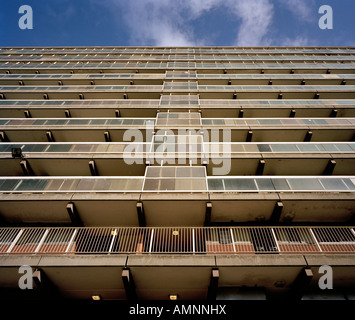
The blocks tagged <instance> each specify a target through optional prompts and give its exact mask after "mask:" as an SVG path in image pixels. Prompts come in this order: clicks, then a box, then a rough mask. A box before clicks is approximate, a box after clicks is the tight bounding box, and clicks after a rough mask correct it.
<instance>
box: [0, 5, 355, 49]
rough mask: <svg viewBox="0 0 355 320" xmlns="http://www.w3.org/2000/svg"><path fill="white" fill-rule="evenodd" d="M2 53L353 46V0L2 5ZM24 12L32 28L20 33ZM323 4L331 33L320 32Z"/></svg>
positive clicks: (0, 15)
mask: <svg viewBox="0 0 355 320" xmlns="http://www.w3.org/2000/svg"><path fill="white" fill-rule="evenodd" d="M0 5H1V11H0V46H145V45H147V46H148V45H149V46H151V45H155V46H190V45H191V46H193V45H200V46H268V45H270V46H283V45H287V46H292V45H295V46H317V45H319V46H354V45H355V19H354V16H355V1H354V0H20V1H19V0H0ZM21 5H30V6H31V7H32V9H33V29H32V30H21V29H20V28H19V26H18V20H19V18H20V17H21V14H19V13H18V10H19V7H20V6H21ZM321 5H330V6H331V7H332V9H333V29H332V30H329V29H325V30H322V29H320V28H319V26H318V21H319V18H320V17H321V14H319V13H318V10H319V7H320V6H321Z"/></svg>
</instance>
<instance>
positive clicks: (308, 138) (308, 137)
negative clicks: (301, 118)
mask: <svg viewBox="0 0 355 320" xmlns="http://www.w3.org/2000/svg"><path fill="white" fill-rule="evenodd" d="M312 134H313V132H312V131H310V130H308V131H307V133H306V135H305V137H304V142H310V141H311V139H312Z"/></svg>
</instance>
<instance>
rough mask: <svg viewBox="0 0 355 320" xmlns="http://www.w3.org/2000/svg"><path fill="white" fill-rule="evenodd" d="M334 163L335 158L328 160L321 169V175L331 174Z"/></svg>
mask: <svg viewBox="0 0 355 320" xmlns="http://www.w3.org/2000/svg"><path fill="white" fill-rule="evenodd" d="M336 164H337V163H336V161H335V160H329V161H328V164H327V166H326V167H325V169H324V171H323V175H326V176H331V175H332V174H333V171H334V169H335V166H336Z"/></svg>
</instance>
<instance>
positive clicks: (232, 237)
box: [229, 229, 237, 253]
mask: <svg viewBox="0 0 355 320" xmlns="http://www.w3.org/2000/svg"><path fill="white" fill-rule="evenodd" d="M229 230H230V233H231V239H232V243H233V251H234V253H236V252H237V250H236V249H235V243H234V236H233V230H232V229H229Z"/></svg>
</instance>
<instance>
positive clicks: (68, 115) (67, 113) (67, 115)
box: [64, 109, 71, 118]
mask: <svg viewBox="0 0 355 320" xmlns="http://www.w3.org/2000/svg"><path fill="white" fill-rule="evenodd" d="M64 113H65V117H66V118H71V114H70V110H69V109H66V110H65V111H64Z"/></svg>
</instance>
